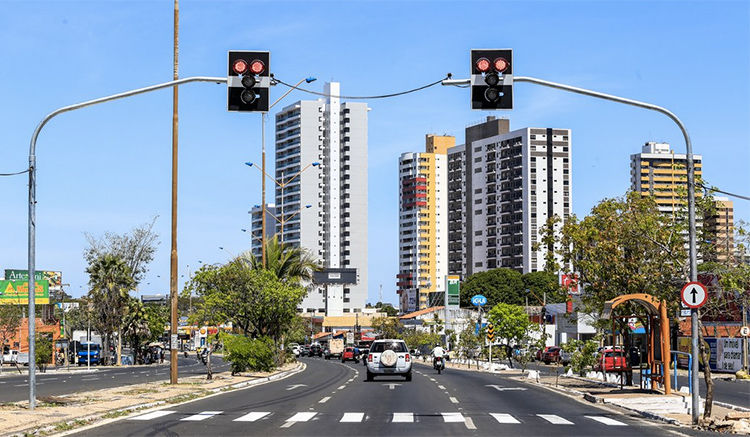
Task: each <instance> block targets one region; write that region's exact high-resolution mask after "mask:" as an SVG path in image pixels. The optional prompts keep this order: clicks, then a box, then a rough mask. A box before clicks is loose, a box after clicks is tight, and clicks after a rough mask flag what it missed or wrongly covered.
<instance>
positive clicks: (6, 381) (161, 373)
mask: <svg viewBox="0 0 750 437" xmlns="http://www.w3.org/2000/svg"><path fill="white" fill-rule="evenodd" d="M211 363H212V367H213V369H214V371H215V372H219V371H224V370H227V369H228V368H229V365H228V364H226V363H224V362H223V361H222V360H221V358H219V357H212V358H211ZM177 366H178V375H183V376H190V375H200V374H205V372H206V367H205V366H204V365H203V363H202V362H200V361H198V359H197V358H196V356H195V354H194V353H193V354H192V355H189V356H188V358H184V357H182V356H180V358H179V359H178V361H177ZM84 369H85V367H78V368H76V371H73V372H70V373H66V372H60V373H57V372H54V373H39V372H37V374H36V385H37V389H36V390H37V398H38V397H42V396H60V395H65V394H70V393H76V392H81V391H86V390H99V389H103V388H110V387H117V386H120V385H127V384H139V383H143V382H151V381H163V380H169V362H167V361H165V362H164V364H151V365H148V366H126V367H98V366H92V369H94V370H95V371H94V372H86V371H85V370H84ZM13 372H16V374H15V375H13ZM3 375H4V376H2V377H0V402H19V401H24V400H28V398H29V378H28V375H26V374H23V375H19V374H18V373H17V371H16V369H15V368H9V367H4V368H3ZM11 375H12V376H11Z"/></svg>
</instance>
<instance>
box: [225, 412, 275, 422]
mask: <svg viewBox="0 0 750 437" xmlns="http://www.w3.org/2000/svg"><path fill="white" fill-rule="evenodd" d="M269 414H271V413H270V412H267V411H253V412H252V413H247V414H245V415H244V416H240V417H238V418H236V419H234V420H233V421H232V422H255V421H256V420H260V419H262V418H264V417H266V416H268V415H269Z"/></svg>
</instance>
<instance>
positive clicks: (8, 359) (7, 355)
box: [2, 348, 18, 364]
mask: <svg viewBox="0 0 750 437" xmlns="http://www.w3.org/2000/svg"><path fill="white" fill-rule="evenodd" d="M17 362H18V351H17V350H15V349H8V348H6V349H5V350H4V351H3V362H2V364H15V363H17Z"/></svg>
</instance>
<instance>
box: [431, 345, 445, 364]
mask: <svg viewBox="0 0 750 437" xmlns="http://www.w3.org/2000/svg"><path fill="white" fill-rule="evenodd" d="M444 356H445V349H443V347H442V346H440V345H439V344H437V345H435V348H434V349H432V366H433V367H434V366H435V363H436V362H437V359H438V358H440V359H443V358H444Z"/></svg>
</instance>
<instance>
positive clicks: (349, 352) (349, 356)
mask: <svg viewBox="0 0 750 437" xmlns="http://www.w3.org/2000/svg"><path fill="white" fill-rule="evenodd" d="M347 361H354V362H355V363H358V362H359V356H358V355H357V352H356V351H355V350H354V348H353V347H347V348H344V352H343V353H342V354H341V362H342V363H345V362H347Z"/></svg>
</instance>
